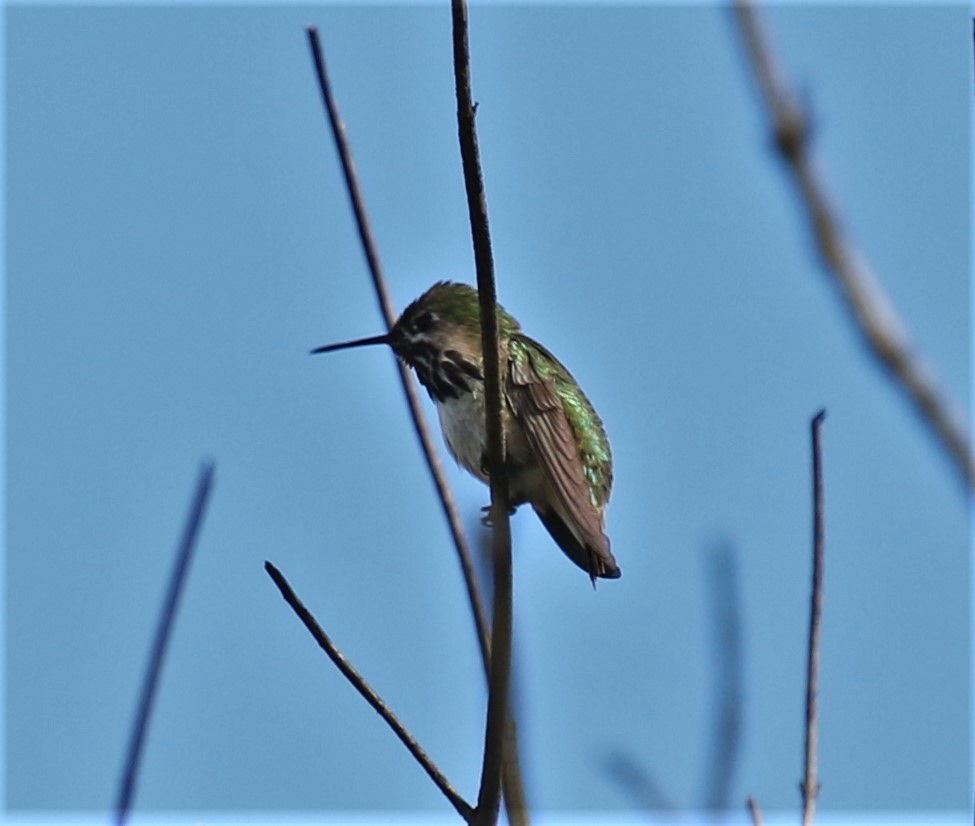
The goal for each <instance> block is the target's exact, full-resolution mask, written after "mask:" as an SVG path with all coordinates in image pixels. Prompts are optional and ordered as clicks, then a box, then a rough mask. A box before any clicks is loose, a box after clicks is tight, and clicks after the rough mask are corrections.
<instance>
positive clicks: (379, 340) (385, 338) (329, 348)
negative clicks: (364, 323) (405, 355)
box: [311, 333, 390, 355]
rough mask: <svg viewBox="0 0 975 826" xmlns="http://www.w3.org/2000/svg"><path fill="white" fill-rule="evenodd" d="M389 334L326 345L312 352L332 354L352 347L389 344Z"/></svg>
mask: <svg viewBox="0 0 975 826" xmlns="http://www.w3.org/2000/svg"><path fill="white" fill-rule="evenodd" d="M389 343H390V340H389V333H383V334H382V335H381V336H371V337H369V338H357V339H356V340H355V341H343V342H342V343H341V344H326V345H325V346H324V347H316V348H315V349H314V350H312V351H311V352H312V355H314V354H315V353H331V352H333V351H335V350H347V349H348V348H350V347H367V346H368V345H370V344H389Z"/></svg>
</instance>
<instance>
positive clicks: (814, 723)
mask: <svg viewBox="0 0 975 826" xmlns="http://www.w3.org/2000/svg"><path fill="white" fill-rule="evenodd" d="M825 418H826V411H825V410H820V411H819V412H818V413H817V414H816V415H815V416H813V419H812V454H813V570H812V598H811V600H810V610H809V651H808V664H807V677H806V761H805V762H806V771H805V777H804V779H803V782H802V825H803V826H812V822H813V818H814V817H815V815H816V797H817V796H818V795H819V757H818V747H819V732H818V714H819V634H820V620H821V618H822V614H823V553H824V550H825V548H824V545H825V542H826V537H825V533H824V529H823V520H824V512H823V459H822V437H821V433H822V426H823V419H825Z"/></svg>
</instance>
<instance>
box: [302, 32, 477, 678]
mask: <svg viewBox="0 0 975 826" xmlns="http://www.w3.org/2000/svg"><path fill="white" fill-rule="evenodd" d="M307 32H308V44H309V46H310V47H311V53H312V59H313V60H314V62H315V73H316V75H317V77H318V86H319V89H320V90H321V93H322V100H323V102H324V104H325V111H326V113H327V114H328V122H329V125H330V127H331V130H332V137H333V138H334V140H335V147H336V149H337V151H338V154H339V160H340V162H341V164H342V172H343V176H344V178H345V186H346V189H347V190H348V193H349V201H350V202H351V204H352V211H353V213H354V215H355V221H356V228H357V229H358V232H359V240H360V241H361V242H362V249H363V252H364V253H365V256H366V262H367V263H368V265H369V274H370V276H371V277H372V283H373V287H374V289H375V291H376V298H377V299H378V301H379V309H380V311H381V312H382V314H383V319H384V320H385V322H386V329H387V330H388V329H390V328H392V326H393V324H394V323H395V322H396V313H395V312H394V310H393V302H392V300H391V299H390V297H389V290H388V288H387V287H386V279H385V277H384V276H383V271H382V265H381V264H380V263H379V252H378V249H377V247H376V242H375V239H374V237H373V234H372V228H371V226H370V224H369V217H368V216H367V215H366V208H365V203H364V199H363V197H362V190H361V187H360V186H359V177H358V175H357V174H356V169H355V162H354V161H353V159H352V150H351V148H350V147H349V141H348V138H347V137H346V134H345V124H344V123H343V122H342V118H341V116H340V115H339V111H338V105H337V104H336V102H335V97H334V95H333V94H332V86H331V84H330V83H329V80H328V73H327V71H326V70H325V57H324V55H323V53H322V45H321V42H320V40H319V37H318V29H317V28H315V27H314V26H309V27H308V28H307ZM395 361H396V367H397V370H398V372H399V377H400V383H401V384H402V386H403V392H404V394H405V395H406V402H407V404H408V405H409V408H410V416H411V418H412V420H413V429H414V430H415V431H416V436H417V439H419V441H420V447H421V448H422V449H423V455H424V457H425V458H426V462H427V467H428V468H429V470H430V475H431V476H432V477H433V482H434V485H436V488H437V494H438V495H439V497H440V503H441V506H442V507H443V512H444V517H445V518H446V519H447V525H448V526H449V528H450V535H451V537H452V538H453V541H454V547H455V548H456V549H457V557H458V559H459V561H460V567H461V573H462V574H463V577H464V584H465V586H466V588H467V597H468V600H469V602H470V605H471V612H472V614H473V616H474V630H475V633H476V634H477V642H478V645H479V646H480V649H481V661H482V663H483V665H484V673H485V675H487V674H488V673H489V669H490V645H491V643H490V638H489V636H488V622H487V613H486V612H485V610H484V600H483V599H482V598H481V592H480V590H479V588H478V585H477V577H476V575H475V573H474V562H473V557H472V555H471V552H470V548H469V546H468V544H467V538H466V537H465V535H464V529H463V527H462V526H461V520H460V516H459V515H458V513H457V505H456V504H455V503H454V497H453V495H452V494H451V492H450V487H449V486H448V484H447V477H446V475H445V474H444V470H443V465H442V464H441V462H440V458H439V455H438V453H437V450H436V448H435V447H434V445H433V439H432V438H431V437H430V430H429V429H428V428H427V425H426V419H425V418H424V416H423V409H422V407H421V406H420V399H419V396H418V395H417V392H416V386H415V385H414V384H413V382H412V380H411V379H410V375H409V371H408V370H407V368H406V367H405V366H404V365H403V364H402V363H401V362H400V361H399V359H396V360H395Z"/></svg>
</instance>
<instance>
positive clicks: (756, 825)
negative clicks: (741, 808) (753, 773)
mask: <svg viewBox="0 0 975 826" xmlns="http://www.w3.org/2000/svg"><path fill="white" fill-rule="evenodd" d="M747 804H748V813H749V814H750V815H751V816H752V826H763V823H764V821H763V820H762V810H761V809H759V808H758V802H757V801H756V800H755V798H754V797H749V798H748V800H747Z"/></svg>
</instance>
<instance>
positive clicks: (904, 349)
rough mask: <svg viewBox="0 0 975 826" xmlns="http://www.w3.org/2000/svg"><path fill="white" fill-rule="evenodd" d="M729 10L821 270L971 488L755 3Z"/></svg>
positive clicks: (931, 381) (943, 413) (957, 420)
mask: <svg viewBox="0 0 975 826" xmlns="http://www.w3.org/2000/svg"><path fill="white" fill-rule="evenodd" d="M734 10H735V13H736V16H737V20H738V26H739V29H740V30H741V36H742V39H743V41H744V45H745V51H746V53H747V56H748V59H749V61H750V62H751V64H752V67H753V70H754V73H755V77H756V80H757V81H758V85H759V89H760V91H761V96H762V100H763V103H764V105H765V109H766V110H767V112H768V116H769V120H770V121H771V123H772V132H773V135H774V137H775V145H776V148H777V149H778V152H779V154H780V155H781V156H782V159H783V160H784V161H785V166H786V169H788V170H789V172H790V173H791V174H792V177H793V179H794V182H795V184H796V187H797V189H798V191H799V195H800V198H801V203H802V206H803V207H804V209H805V212H806V217H807V219H808V221H809V225H810V229H811V230H812V235H813V238H814V241H815V244H816V249H817V251H818V253H819V256H820V258H821V260H822V263H823V267H824V270H825V272H826V273H827V275H829V276H830V277H831V279H832V281H833V284H834V286H835V287H836V288H837V290H838V292H839V295H840V298H841V299H842V301H843V304H844V306H845V308H846V310H847V311H848V312H849V315H850V319H851V321H852V322H853V324H854V327H855V328H856V330H857V332H859V333H860V335H862V336H863V339H864V341H865V343H866V344H867V347H868V349H869V351H870V352H871V353H872V354H873V355H874V356H875V357H876V359H877V360H878V362H879V363H880V364H881V365H882V366H883V367H884V369H885V370H886V372H887V375H888V376H889V377H890V378H891V380H892V381H893V382H894V385H895V386H896V387H897V388H898V389H899V390H900V391H901V392H902V393H903V394H904V396H905V397H906V398H907V399H908V401H909V402H910V403H911V404H912V405H913V406H914V408H915V410H916V411H917V413H918V414H919V415H920V417H921V421H922V422H924V423H925V425H926V426H927V427H928V428H930V430H931V431H932V432H933V433H934V435H935V436H936V437H937V439H938V441H939V442H940V443H941V446H942V448H943V449H944V451H945V453H946V454H947V455H948V458H949V459H950V460H951V462H952V463H953V464H954V466H955V469H956V470H957V471H958V473H959V475H960V476H961V477H962V479H963V481H964V482H965V484H966V485H967V486H968V488H969V489H970V490H971V489H973V488H975V457H973V456H972V452H971V442H970V439H969V434H968V432H967V429H966V426H965V422H964V420H963V419H962V418H961V416H960V415H959V414H958V411H957V410H956V409H955V406H954V404H952V402H951V400H950V399H949V398H948V396H947V394H946V393H945V392H944V391H943V389H942V388H941V386H940V385H939V383H938V381H937V380H936V378H935V376H934V374H933V372H932V371H931V370H930V369H929V367H928V366H927V365H926V364H925V363H924V362H923V360H922V359H921V358H920V356H919V355H918V353H917V352H916V351H915V349H914V347H913V344H912V342H911V339H910V336H909V335H908V331H907V328H906V326H905V325H904V323H903V321H902V320H901V318H900V316H899V315H898V314H897V311H896V309H895V308H894V305H893V303H892V302H891V300H890V298H888V296H887V294H886V293H885V292H884V290H883V288H882V287H881V285H880V282H879V281H878V280H877V277H876V275H875V274H874V272H873V269H872V268H871V267H870V264H869V262H868V261H867V260H866V258H865V257H864V256H863V255H861V254H860V251H859V250H857V249H856V247H855V246H854V245H853V243H852V242H851V241H850V240H849V239H848V238H847V237H846V236H845V234H844V233H843V231H842V228H841V226H840V221H839V217H838V215H837V213H836V211H835V209H834V208H833V205H832V203H831V202H830V199H829V196H828V193H827V190H826V185H825V183H824V182H823V180H822V177H821V175H820V174H819V171H818V170H817V169H816V166H815V164H814V162H813V159H812V153H811V151H810V148H809V129H808V118H807V116H806V114H805V112H804V111H803V110H802V108H801V107H800V105H799V102H798V99H797V97H796V95H795V94H794V93H793V92H792V90H791V89H790V88H789V86H788V84H787V83H786V81H785V77H784V75H783V73H782V72H781V71H780V70H779V67H778V66H777V65H776V62H775V54H774V52H773V51H772V48H771V47H770V46H769V44H768V42H767V41H766V38H765V35H764V33H763V32H762V28H761V25H760V21H759V19H758V14H757V13H756V11H755V9H754V7H753V5H752V3H751V2H749V0H735V2H734Z"/></svg>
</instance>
